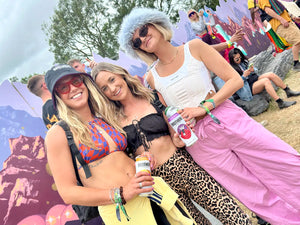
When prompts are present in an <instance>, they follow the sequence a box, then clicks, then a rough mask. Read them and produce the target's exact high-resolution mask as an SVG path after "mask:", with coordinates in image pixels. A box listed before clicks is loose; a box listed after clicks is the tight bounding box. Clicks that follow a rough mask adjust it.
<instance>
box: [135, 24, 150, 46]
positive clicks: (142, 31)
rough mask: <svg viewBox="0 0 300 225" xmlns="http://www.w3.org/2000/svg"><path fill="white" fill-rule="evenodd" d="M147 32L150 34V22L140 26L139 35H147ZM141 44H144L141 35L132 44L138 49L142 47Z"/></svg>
mask: <svg viewBox="0 0 300 225" xmlns="http://www.w3.org/2000/svg"><path fill="white" fill-rule="evenodd" d="M147 34H148V24H145V25H144V26H142V27H141V28H140V30H139V36H140V37H146V35H147ZM141 44H142V40H141V39H140V38H139V37H138V38H136V39H134V40H133V41H132V45H133V47H134V48H136V49H138V48H140V47H141Z"/></svg>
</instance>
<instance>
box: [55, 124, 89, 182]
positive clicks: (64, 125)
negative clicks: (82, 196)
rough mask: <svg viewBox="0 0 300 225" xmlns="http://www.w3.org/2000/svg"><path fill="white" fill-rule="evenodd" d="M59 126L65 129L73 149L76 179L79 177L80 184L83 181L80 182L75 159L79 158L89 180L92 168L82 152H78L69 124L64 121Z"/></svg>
mask: <svg viewBox="0 0 300 225" xmlns="http://www.w3.org/2000/svg"><path fill="white" fill-rule="evenodd" d="M57 124H58V125H59V126H61V127H62V128H63V129H64V131H65V133H66V137H67V140H68V145H69V147H70V149H71V155H72V160H73V166H74V168H75V172H76V177H77V180H78V181H80V183H81V180H80V178H79V175H78V170H77V166H76V160H75V157H76V158H77V160H78V161H79V163H80V165H81V166H82V168H83V170H84V173H85V176H86V178H89V177H91V176H92V174H91V171H90V168H89V167H88V165H87V163H86V162H85V161H84V160H83V158H82V156H81V154H80V152H79V150H78V148H77V146H76V144H75V142H74V139H73V134H72V132H71V130H70V128H69V126H68V124H67V123H66V122H65V121H63V120H61V121H59V122H57Z"/></svg>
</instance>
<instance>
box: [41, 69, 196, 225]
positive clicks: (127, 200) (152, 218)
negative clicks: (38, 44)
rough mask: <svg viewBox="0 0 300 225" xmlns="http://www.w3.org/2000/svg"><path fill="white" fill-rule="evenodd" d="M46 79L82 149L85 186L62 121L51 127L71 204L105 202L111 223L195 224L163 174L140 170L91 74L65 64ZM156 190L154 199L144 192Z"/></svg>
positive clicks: (58, 179) (51, 146)
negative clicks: (136, 169)
mask: <svg viewBox="0 0 300 225" xmlns="http://www.w3.org/2000/svg"><path fill="white" fill-rule="evenodd" d="M45 80H46V84H47V87H48V89H49V91H50V92H51V94H52V100H53V104H54V106H55V107H57V110H58V113H59V117H60V119H61V120H63V121H65V122H66V123H67V124H68V126H69V127H70V130H71V132H72V133H73V136H74V142H75V145H76V146H77V148H78V150H79V152H78V154H77V155H76V159H74V161H75V163H76V164H77V166H76V168H77V170H78V174H79V177H80V180H81V182H82V184H83V186H78V185H77V179H76V173H75V170H74V167H73V159H72V156H71V151H70V149H69V145H68V141H67V137H66V135H65V131H64V130H63V129H62V127H60V126H58V125H55V126H53V127H52V128H51V129H50V130H49V131H48V133H47V136H46V139H45V143H46V148H47V158H48V162H49V165H50V169H51V172H52V174H53V178H54V181H55V184H56V187H57V189H58V192H59V194H60V196H61V198H62V199H63V200H64V202H65V203H66V204H76V205H85V206H99V207H98V210H99V214H100V215H101V218H102V219H103V221H104V223H105V224H106V225H115V224H128V225H137V224H145V225H146V224H147V225H155V224H163V225H170V224H171V225H194V224H195V222H194V220H193V219H192V218H191V216H190V215H189V213H188V211H187V209H186V208H185V207H184V205H183V204H182V203H181V202H180V201H179V200H178V195H177V194H176V193H175V192H174V191H173V190H171V189H170V187H169V186H168V185H167V184H166V183H165V182H164V181H163V180H162V179H161V178H159V177H151V175H150V174H149V173H148V172H144V171H141V172H138V173H136V172H135V163H134V160H132V159H131V158H129V157H128V156H127V155H126V153H125V149H126V147H127V141H126V138H125V136H124V135H123V134H122V133H120V132H119V131H118V129H121V128H120V127H119V125H118V123H117V121H115V120H114V118H113V117H112V115H110V114H109V111H108V110H107V105H108V102H107V101H106V100H105V98H104V96H102V94H101V93H100V92H99V90H98V88H97V85H96V84H95V83H94V82H93V79H92V77H91V76H90V75H89V74H87V73H81V72H78V71H76V70H75V69H74V68H72V67H71V66H69V65H64V64H59V65H57V66H54V67H52V68H51V69H50V70H49V71H48V72H47V73H46V77H45ZM87 171H89V172H90V174H88V173H87ZM152 190H153V194H152V195H150V196H149V198H147V197H141V196H139V194H141V193H146V192H150V191H152ZM150 199H151V201H150Z"/></svg>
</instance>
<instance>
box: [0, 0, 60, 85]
mask: <svg viewBox="0 0 300 225" xmlns="http://www.w3.org/2000/svg"><path fill="white" fill-rule="evenodd" d="M57 2H58V0H26V1H22V0H14V1H5V0H2V1H0V3H1V8H0V15H1V16H0V27H1V31H2V35H1V36H0V49H1V51H0V59H1V63H0V82H2V81H3V80H5V79H8V78H9V77H12V76H17V77H25V76H28V75H30V74H33V73H43V72H45V71H47V70H48V69H49V68H50V67H51V65H52V64H53V62H54V56H53V54H52V53H51V52H49V50H48V49H49V46H48V43H47V41H46V35H45V33H44V32H43V31H42V29H41V25H42V24H43V23H45V22H49V19H50V16H52V15H53V13H54V8H55V6H56V4H57Z"/></svg>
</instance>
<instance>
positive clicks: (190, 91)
mask: <svg viewBox="0 0 300 225" xmlns="http://www.w3.org/2000/svg"><path fill="white" fill-rule="evenodd" d="M295 2H296V3H297V4H299V1H295ZM248 7H249V9H250V10H251V15H252V21H253V23H255V20H254V18H255V16H254V13H256V12H258V10H257V9H258V8H259V9H260V10H259V13H260V16H261V19H262V21H266V22H267V23H270V24H271V26H272V29H273V30H274V32H275V33H276V35H278V38H279V39H280V38H284V40H285V41H286V42H287V43H288V44H289V45H291V46H292V53H293V60H294V64H293V69H294V70H295V71H300V63H299V50H300V30H299V28H298V27H297V26H296V25H295V23H294V22H293V21H295V22H300V18H299V17H295V16H293V15H289V13H288V12H287V10H286V9H285V8H284V7H283V5H281V4H280V2H279V1H277V0H272V1H271V0H270V1H269V0H258V1H257V0H248ZM187 16H188V18H189V19H190V22H191V27H192V29H193V31H194V32H195V34H196V35H197V38H196V39H194V40H191V41H189V42H187V43H185V44H183V45H181V46H173V45H172V44H171V39H172V25H171V22H170V20H169V18H168V16H167V15H166V14H165V13H163V12H160V11H158V10H156V9H150V8H134V9H133V10H132V11H131V12H130V13H129V14H128V15H126V16H125V17H124V19H123V22H122V25H121V27H120V32H119V34H118V41H119V44H120V48H121V50H123V51H125V53H126V54H127V55H129V56H131V57H133V58H136V59H139V60H142V61H144V62H145V63H146V64H147V65H148V66H149V68H150V69H149V71H148V72H147V74H146V77H145V82H146V83H147V86H149V87H145V85H144V84H143V83H142V82H141V81H140V80H139V79H137V78H136V77H134V76H132V75H130V74H129V73H128V71H127V70H126V69H124V68H122V67H120V66H117V65H113V64H109V63H103V62H100V63H96V62H95V61H93V60H90V59H88V58H87V59H86V61H87V62H88V63H89V66H86V65H85V64H84V63H83V62H82V61H81V60H79V59H70V60H69V61H68V62H66V64H58V65H55V66H53V67H52V68H51V69H49V71H48V72H47V73H46V75H35V76H33V77H32V78H30V79H29V81H28V85H27V87H28V89H29V90H30V91H31V92H32V93H33V94H35V95H37V96H38V97H40V98H41V99H42V101H43V120H44V123H45V125H46V127H47V129H49V131H48V133H47V136H46V139H45V145H46V148H47V157H48V163H49V166H50V169H51V172H52V174H53V178H54V181H55V184H56V187H57V189H58V192H59V194H60V196H61V197H62V199H63V200H64V201H65V203H66V204H74V205H82V206H97V207H98V211H99V214H100V216H101V218H102V220H103V222H104V223H105V224H107V225H112V224H132V225H137V224H145V225H153V224H163V225H164V224H166V225H169V224H172V225H181V224H182V225H193V224H211V222H210V221H209V220H208V219H207V218H206V217H205V216H204V215H203V214H202V212H201V211H199V210H198V208H197V207H195V205H194V203H193V202H192V200H193V201H194V202H196V203H197V204H199V205H200V206H202V207H203V208H204V209H206V210H207V211H208V212H209V213H211V214H212V215H214V216H215V217H216V218H217V219H218V220H219V221H220V222H222V224H228V225H229V224H251V220H250V218H249V216H248V215H247V214H246V213H245V212H244V211H243V210H242V209H241V208H240V206H239V205H238V204H237V202H236V201H235V200H234V198H233V197H232V196H234V197H235V198H236V199H238V200H239V201H240V202H241V203H242V204H244V205H245V206H246V207H247V208H249V209H250V210H251V211H252V212H254V213H255V214H256V215H257V216H258V221H259V224H272V225H283V224H284V225H297V224H300V180H299V176H300V155H299V153H298V152H297V151H296V150H295V149H293V148H292V147H291V146H290V145H289V144H287V143H285V142H284V141H282V140H281V139H280V138H278V137H277V136H276V135H274V134H273V133H271V132H269V131H268V130H267V129H265V128H264V127H263V126H261V124H259V123H257V122H256V121H254V120H253V119H252V118H250V117H249V116H248V115H247V113H246V112H245V111H244V110H243V109H241V108H240V107H238V106H236V105H235V104H234V103H233V102H232V101H230V100H229V98H230V97H231V96H232V95H234V94H235V93H236V94H237V95H238V96H239V98H240V99H242V100H245V101H251V100H252V96H253V95H255V94H258V93H260V92H262V91H263V90H266V91H267V93H268V94H269V95H270V96H271V97H272V98H273V99H274V100H275V101H276V102H277V104H278V107H279V108H280V109H283V108H287V107H290V106H292V105H294V104H296V101H289V102H288V101H283V100H282V99H281V98H280V97H279V96H278V94H277V93H276V91H275V89H274V87H273V85H272V84H275V85H276V86H277V87H280V88H282V89H283V90H284V91H285V93H286V95H287V97H294V96H299V95H300V92H296V91H292V90H291V89H290V88H289V87H288V86H287V85H286V84H285V83H284V82H283V81H282V80H281V78H280V77H279V76H277V75H276V74H274V73H272V72H271V71H270V72H269V73H266V74H262V75H260V74H257V73H256V70H255V67H254V65H253V64H251V62H250V61H249V60H248V58H247V57H246V56H245V55H244V54H243V52H242V51H241V50H240V49H239V48H238V47H237V45H236V42H238V41H240V40H242V39H243V36H244V32H243V30H242V29H239V30H236V32H235V33H234V34H233V35H232V37H231V38H230V39H229V40H226V39H225V38H224V37H223V36H222V35H221V34H219V33H218V32H217V31H216V29H215V28H214V26H215V20H214V15H213V14H212V12H211V11H210V10H203V9H200V10H199V11H196V10H194V9H191V10H189V11H188V12H187ZM214 78H218V79H220V80H222V85H221V86H219V88H218V89H217V90H216V89H215V84H214V83H213V82H212V80H214ZM168 106H175V107H177V109H178V111H177V113H178V114H180V115H181V117H182V118H183V119H184V121H185V122H186V124H187V125H188V126H189V127H190V128H191V129H192V131H194V132H195V135H196V136H197V138H198V140H197V141H196V142H195V143H193V145H191V146H185V144H184V142H183V141H182V140H181V139H180V138H179V134H178V133H177V132H176V131H175V130H174V129H173V128H172V127H171V125H170V123H169V121H168V118H167V117H166V115H165V110H166V107H168ZM58 121H63V122H64V123H66V124H67V126H68V127H69V128H70V130H71V133H72V135H73V137H74V143H73V144H75V146H76V149H77V150H76V154H75V153H74V152H73V150H72V151H70V145H69V142H68V137H67V136H66V135H65V131H64V129H63V128H62V126H61V125H60V124H61V123H60V122H58ZM55 124H58V125H55ZM73 154H75V156H74V155H73ZM138 156H142V157H145V158H147V159H148V160H149V161H150V164H151V173H149V172H145V171H142V172H136V168H135V158H136V157H138ZM78 179H80V183H81V184H82V185H78ZM148 192H151V194H148V195H147V197H143V196H142V195H143V194H145V193H148ZM231 195H232V196H231Z"/></svg>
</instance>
